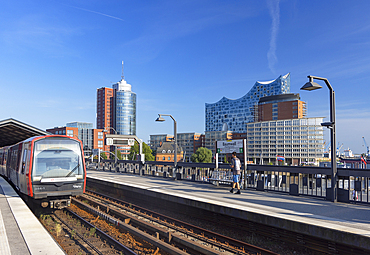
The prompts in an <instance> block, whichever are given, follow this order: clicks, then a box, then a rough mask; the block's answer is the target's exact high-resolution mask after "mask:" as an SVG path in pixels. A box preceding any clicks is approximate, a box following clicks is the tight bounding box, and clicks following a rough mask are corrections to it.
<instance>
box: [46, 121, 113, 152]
mask: <svg viewBox="0 0 370 255" xmlns="http://www.w3.org/2000/svg"><path fill="white" fill-rule="evenodd" d="M46 131H47V132H49V133H51V134H56V135H67V136H70V137H75V138H78V139H79V140H81V142H82V144H83V150H84V154H85V156H90V155H91V154H92V150H93V149H100V150H102V151H107V150H108V147H109V146H106V145H104V138H105V135H104V132H103V129H94V128H93V124H92V123H85V122H71V123H67V124H66V126H65V127H55V128H50V129H47V130H46Z"/></svg>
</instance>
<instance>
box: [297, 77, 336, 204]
mask: <svg viewBox="0 0 370 255" xmlns="http://www.w3.org/2000/svg"><path fill="white" fill-rule="evenodd" d="M307 77H308V79H309V82H307V83H306V84H305V85H303V87H302V88H301V89H302V90H315V89H321V88H322V86H320V85H319V84H317V83H316V82H314V81H313V80H314V79H316V80H322V81H324V82H325V84H326V86H327V87H328V88H329V91H330V122H324V123H321V126H324V127H327V128H329V129H330V139H331V174H332V175H331V189H332V202H337V160H336V159H337V155H336V148H335V144H336V141H335V92H334V90H333V87H332V86H331V85H330V83H329V81H328V79H326V78H321V77H317V76H312V75H309V76H307Z"/></svg>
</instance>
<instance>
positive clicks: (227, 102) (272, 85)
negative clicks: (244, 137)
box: [205, 73, 290, 133]
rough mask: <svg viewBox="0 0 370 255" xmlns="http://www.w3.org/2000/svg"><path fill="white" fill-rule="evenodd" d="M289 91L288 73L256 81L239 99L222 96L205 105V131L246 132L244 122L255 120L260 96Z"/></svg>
mask: <svg viewBox="0 0 370 255" xmlns="http://www.w3.org/2000/svg"><path fill="white" fill-rule="evenodd" d="M286 93H290V73H288V74H286V75H284V76H282V75H280V76H279V77H278V78H277V79H275V80H272V81H266V82H260V81H257V82H256V83H255V84H254V85H253V87H252V89H251V90H250V91H249V92H248V93H247V94H246V95H244V96H243V97H241V98H239V99H235V100H233V99H228V98H226V97H223V98H222V99H221V100H220V101H218V102H216V103H213V104H207V103H206V107H205V115H206V116H205V117H206V118H205V122H206V123H205V125H206V127H205V131H206V132H207V131H234V132H238V133H245V132H247V125H246V123H249V122H254V121H255V116H254V113H255V110H254V109H255V107H256V105H257V104H258V101H259V99H260V98H261V97H264V96H272V95H280V94H286Z"/></svg>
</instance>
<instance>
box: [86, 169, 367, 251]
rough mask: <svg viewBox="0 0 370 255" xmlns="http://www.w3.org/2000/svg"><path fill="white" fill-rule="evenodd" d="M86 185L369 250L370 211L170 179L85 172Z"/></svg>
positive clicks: (297, 197) (269, 193) (306, 199)
mask: <svg viewBox="0 0 370 255" xmlns="http://www.w3.org/2000/svg"><path fill="white" fill-rule="evenodd" d="M87 177H88V180H87V182H88V185H93V184H99V183H102V182H108V183H109V184H108V185H110V187H111V188H112V189H113V188H116V189H123V190H125V191H129V192H135V193H136V194H138V195H139V194H140V195H145V196H149V197H153V198H160V199H164V200H168V201H170V202H176V203H180V204H183V205H186V206H193V207H198V208H200V209H203V210H208V211H210V212H216V213H222V214H226V215H228V216H231V217H235V218H241V219H245V220H248V221H252V222H256V223H260V224H265V225H269V226H273V227H276V228H279V229H283V230H288V231H293V232H295V233H297V234H303V235H309V236H314V237H317V238H322V239H325V240H328V241H333V242H337V243H342V244H346V245H350V246H353V247H356V248H360V249H364V250H370V207H368V206H364V205H356V204H348V203H333V202H330V201H326V200H322V199H316V198H313V197H304V196H289V195H287V194H282V193H275V192H263V191H256V190H252V189H248V190H242V194H240V195H239V194H232V193H230V192H229V190H230V187H226V186H214V185H211V184H203V183H196V182H191V181H181V180H179V181H175V180H174V179H172V178H161V177H152V176H139V175H133V174H128V173H114V172H106V171H96V170H88V172H87Z"/></svg>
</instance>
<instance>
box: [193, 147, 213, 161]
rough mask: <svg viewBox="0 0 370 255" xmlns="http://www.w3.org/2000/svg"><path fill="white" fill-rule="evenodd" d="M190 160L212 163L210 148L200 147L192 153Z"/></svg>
mask: <svg viewBox="0 0 370 255" xmlns="http://www.w3.org/2000/svg"><path fill="white" fill-rule="evenodd" d="M190 159H191V161H192V162H196V163H212V151H211V150H210V149H207V148H204V147H200V148H198V149H197V151H196V152H195V153H193V155H191V158H190Z"/></svg>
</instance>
